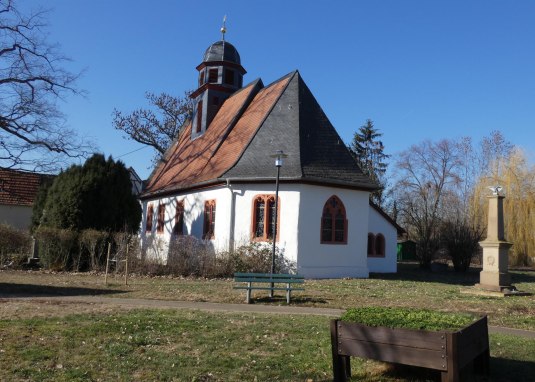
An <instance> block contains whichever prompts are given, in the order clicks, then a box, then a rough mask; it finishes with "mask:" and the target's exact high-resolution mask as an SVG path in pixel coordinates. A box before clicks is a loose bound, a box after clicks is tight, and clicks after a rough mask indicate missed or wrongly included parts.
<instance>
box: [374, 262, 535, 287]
mask: <svg viewBox="0 0 535 382" xmlns="http://www.w3.org/2000/svg"><path fill="white" fill-rule="evenodd" d="M479 272H481V268H477V267H471V268H470V269H469V270H468V271H466V272H455V271H454V270H453V269H452V268H451V267H450V268H448V270H445V271H441V272H432V271H430V270H427V269H422V268H420V266H419V265H418V264H415V263H398V272H397V273H373V274H370V278H372V279H381V280H409V281H422V282H435V283H441V284H453V285H463V286H470V285H474V284H477V283H478V282H479ZM510 274H511V282H512V283H513V284H514V283H529V282H535V272H533V271H516V270H513V271H510Z"/></svg>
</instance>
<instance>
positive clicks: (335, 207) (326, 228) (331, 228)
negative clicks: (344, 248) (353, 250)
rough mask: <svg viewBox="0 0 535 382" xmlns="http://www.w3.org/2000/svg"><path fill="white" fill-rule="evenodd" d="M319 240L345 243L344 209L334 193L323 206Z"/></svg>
mask: <svg viewBox="0 0 535 382" xmlns="http://www.w3.org/2000/svg"><path fill="white" fill-rule="evenodd" d="M320 242H321V243H322V244H347V219H346V209H345V207H344V204H343V203H342V201H341V200H340V199H339V198H338V197H337V196H336V195H333V196H331V197H330V198H329V199H328V200H327V202H326V203H325V205H324V206H323V213H322V215H321V241H320Z"/></svg>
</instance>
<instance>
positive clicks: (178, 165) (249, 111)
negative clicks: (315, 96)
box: [145, 77, 290, 196]
mask: <svg viewBox="0 0 535 382" xmlns="http://www.w3.org/2000/svg"><path fill="white" fill-rule="evenodd" d="M289 79H290V77H285V78H283V79H282V80H280V81H278V82H275V83H273V84H272V85H270V86H268V87H266V88H263V89H261V90H259V91H258V93H257V94H256V95H255V94H254V93H255V91H257V90H258V82H253V83H251V84H249V85H248V86H246V87H245V88H243V89H241V90H240V91H238V92H237V93H235V94H234V95H233V96H232V97H230V98H229V99H227V100H226V101H225V102H224V103H223V105H222V106H221V109H220V110H219V111H218V113H217V115H216V116H215V117H214V119H213V120H212V123H211V124H210V126H208V129H207V130H206V132H205V133H204V134H203V135H202V136H200V137H199V138H196V139H194V140H191V133H190V132H191V124H190V125H188V126H186V127H185V130H184V133H183V134H182V135H181V136H180V138H179V139H178V141H177V142H176V143H175V144H174V145H173V146H172V147H171V149H170V150H169V151H168V152H167V155H166V158H165V159H164V161H163V162H162V163H161V164H160V165H159V166H158V168H157V169H156V170H155V171H154V173H153V174H152V176H151V177H150V179H149V182H148V185H147V188H146V190H145V196H149V195H151V194H156V193H162V192H167V191H172V190H178V189H183V188H188V187H191V186H194V185H197V184H201V183H203V182H207V181H210V180H215V179H217V178H218V177H220V176H221V175H222V174H223V173H225V172H226V171H227V170H228V169H229V168H230V167H231V166H233V165H234V163H235V162H236V161H237V160H238V158H239V157H240V155H241V153H242V152H243V150H244V149H245V147H246V146H247V144H248V143H249V142H250V141H251V139H252V137H253V135H254V133H255V132H256V131H257V130H258V128H259V127H260V125H261V124H262V122H263V120H264V119H265V118H266V116H267V114H268V113H269V111H270V110H271V108H272V107H273V105H274V104H275V102H276V101H277V99H278V98H279V97H280V95H281V94H282V92H283V90H284V88H285V86H286V85H287V84H288V81H289ZM252 96H254V98H253V99H252V101H251V100H250V98H251V97H252ZM242 113H243V114H242ZM240 115H241V117H240ZM234 124H235V125H234Z"/></svg>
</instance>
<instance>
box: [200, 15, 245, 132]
mask: <svg viewBox="0 0 535 382" xmlns="http://www.w3.org/2000/svg"><path fill="white" fill-rule="evenodd" d="M225 21H226V17H225V19H224V20H223V26H222V27H221V34H222V39H221V40H220V41H217V42H215V43H213V44H212V45H210V46H209V47H208V49H206V52H205V53H204V56H203V60H202V62H201V63H200V64H199V65H198V66H197V70H198V71H199V87H198V89H197V90H195V91H194V92H193V93H192V94H191V98H193V99H194V100H195V101H194V110H193V112H194V114H193V124H192V129H191V137H192V138H196V137H197V136H199V135H202V134H203V133H204V132H205V131H206V129H207V128H208V127H209V125H210V122H211V121H212V119H213V118H214V116H215V115H216V113H217V111H218V110H219V108H220V107H221V104H222V103H223V101H225V100H226V99H227V98H228V97H229V96H230V95H231V94H232V93H234V92H235V91H236V90H238V89H240V88H241V87H242V85H243V75H244V74H245V73H247V72H246V71H245V69H244V68H243V67H242V66H241V59H240V55H239V53H238V51H237V50H236V48H235V47H234V46H233V45H232V44H231V43H229V42H227V41H225V33H226V31H227V29H226V26H225Z"/></svg>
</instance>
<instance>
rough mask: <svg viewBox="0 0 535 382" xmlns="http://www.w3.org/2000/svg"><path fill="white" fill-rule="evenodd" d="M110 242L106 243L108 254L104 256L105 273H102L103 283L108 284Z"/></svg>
mask: <svg viewBox="0 0 535 382" xmlns="http://www.w3.org/2000/svg"><path fill="white" fill-rule="evenodd" d="M110 251H111V242H109V243H108V255H107V256H106V274H105V275H104V285H108V269H109V267H110Z"/></svg>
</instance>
